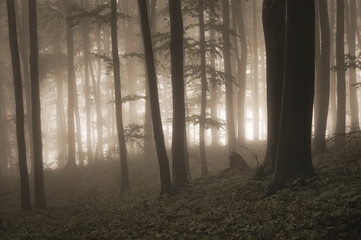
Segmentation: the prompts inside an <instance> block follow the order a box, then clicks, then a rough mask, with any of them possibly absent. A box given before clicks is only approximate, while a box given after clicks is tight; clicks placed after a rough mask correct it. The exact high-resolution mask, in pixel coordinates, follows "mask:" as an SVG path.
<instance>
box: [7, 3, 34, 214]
mask: <svg viewBox="0 0 361 240" xmlns="http://www.w3.org/2000/svg"><path fill="white" fill-rule="evenodd" d="M6 3H7V13H8V24H9V25H8V26H9V27H8V28H9V42H10V50H11V60H12V68H13V80H14V90H15V106H16V107H15V108H16V136H17V143H18V159H19V171H20V190H21V191H20V193H21V210H23V211H26V210H30V209H31V201H30V190H29V176H28V167H27V162H26V145H25V133H24V132H25V130H24V104H23V87H22V82H21V81H22V80H21V69H20V57H19V47H18V40H17V32H16V14H15V6H14V5H15V3H14V1H12V0H7V1H6Z"/></svg>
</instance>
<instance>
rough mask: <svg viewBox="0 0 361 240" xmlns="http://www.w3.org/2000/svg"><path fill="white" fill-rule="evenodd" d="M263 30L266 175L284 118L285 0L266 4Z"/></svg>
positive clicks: (274, 156) (270, 167)
mask: <svg viewBox="0 0 361 240" xmlns="http://www.w3.org/2000/svg"><path fill="white" fill-rule="evenodd" d="M262 12H263V16H262V22H263V29H264V37H265V45H266V65H267V69H266V74H267V77H266V78H267V80H266V81H267V115H268V116H267V126H268V133H267V150H266V155H265V158H264V161H263V164H262V166H263V168H264V171H265V173H266V174H267V175H270V174H272V173H273V171H274V167H275V161H276V152H277V141H278V132H279V126H280V125H279V123H280V115H281V103H282V89H283V74H284V67H283V66H284V64H285V62H284V61H285V59H284V56H285V49H284V47H281V46H285V39H286V25H285V19H286V0H282V1H274V0H264V1H263V10H262Z"/></svg>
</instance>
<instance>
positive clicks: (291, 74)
mask: <svg viewBox="0 0 361 240" xmlns="http://www.w3.org/2000/svg"><path fill="white" fill-rule="evenodd" d="M286 13H287V16H286V17H287V26H286V39H287V40H286V45H285V46H286V50H285V51H286V52H285V71H284V73H285V75H284V87H283V92H282V109H281V117H280V131H279V138H278V146H277V157H276V166H275V174H274V177H273V182H272V185H271V188H270V191H269V193H274V192H275V191H277V190H278V189H280V188H281V187H282V186H283V185H284V183H285V182H286V181H287V180H288V179H289V178H291V177H298V176H306V177H309V176H312V175H314V171H313V166H312V157H311V133H312V111H313V93H314V78H315V75H314V74H315V71H314V69H315V63H314V57H315V15H314V14H315V2H314V0H304V1H293V0H287V4H286ZM282 46H284V45H280V46H279V47H282Z"/></svg>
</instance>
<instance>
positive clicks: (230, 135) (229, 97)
mask: <svg viewBox="0 0 361 240" xmlns="http://www.w3.org/2000/svg"><path fill="white" fill-rule="evenodd" d="M222 2H223V58H224V72H225V75H226V84H225V85H226V118H227V139H228V152H229V153H232V152H236V151H237V146H236V136H235V130H234V117H233V86H232V85H233V81H232V70H231V54H230V48H231V43H230V40H229V29H230V24H229V2H228V0H222Z"/></svg>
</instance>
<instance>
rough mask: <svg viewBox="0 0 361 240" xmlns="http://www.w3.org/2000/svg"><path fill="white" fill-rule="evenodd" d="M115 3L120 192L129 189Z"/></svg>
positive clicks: (113, 26) (113, 33)
mask: <svg viewBox="0 0 361 240" xmlns="http://www.w3.org/2000/svg"><path fill="white" fill-rule="evenodd" d="M117 12H118V11H117V1H116V0H112V1H111V38H112V56H113V74H114V93H115V111H116V122H117V130H118V142H119V148H120V168H121V187H120V189H121V191H126V190H128V189H129V173H128V156H127V147H126V143H125V136H124V126H123V107H122V94H121V84H120V69H119V55H118V26H117V22H118V21H117V19H118V16H117Z"/></svg>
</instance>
